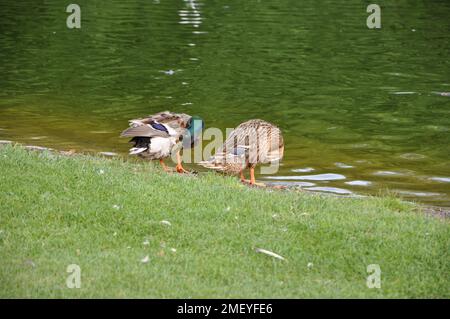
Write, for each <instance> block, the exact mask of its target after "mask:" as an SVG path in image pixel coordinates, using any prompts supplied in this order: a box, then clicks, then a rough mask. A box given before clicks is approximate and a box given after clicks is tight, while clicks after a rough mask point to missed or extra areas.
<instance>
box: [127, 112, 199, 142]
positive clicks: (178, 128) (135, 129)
mask: <svg viewBox="0 0 450 319" xmlns="http://www.w3.org/2000/svg"><path fill="white" fill-rule="evenodd" d="M190 121H191V116H190V115H188V114H184V113H173V112H170V111H164V112H159V113H156V114H153V115H150V116H148V117H146V118H141V119H134V120H130V126H131V127H130V128H129V129H127V130H125V131H123V132H122V135H121V136H145V137H153V136H161V137H168V136H175V135H182V134H184V133H185V131H186V128H187V127H188V126H189V123H190Z"/></svg>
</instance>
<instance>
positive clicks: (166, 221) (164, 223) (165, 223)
mask: <svg viewBox="0 0 450 319" xmlns="http://www.w3.org/2000/svg"><path fill="white" fill-rule="evenodd" d="M161 224H163V225H166V226H172V224H171V223H170V222H169V221H168V220H162V221H161Z"/></svg>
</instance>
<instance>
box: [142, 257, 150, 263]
mask: <svg viewBox="0 0 450 319" xmlns="http://www.w3.org/2000/svg"><path fill="white" fill-rule="evenodd" d="M149 261H150V257H148V256H145V257H144V258H142V259H141V263H143V264H146V263H148V262H149Z"/></svg>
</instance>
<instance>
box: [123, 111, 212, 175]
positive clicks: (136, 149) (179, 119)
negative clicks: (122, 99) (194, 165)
mask: <svg viewBox="0 0 450 319" xmlns="http://www.w3.org/2000/svg"><path fill="white" fill-rule="evenodd" d="M130 126H131V127H130V128H128V129H126V130H125V131H123V132H122V134H121V135H120V136H121V137H132V139H131V140H130V142H133V143H134V146H133V147H132V148H131V149H130V154H131V155H138V156H140V157H142V158H145V159H149V160H156V159H159V162H160V163H161V166H162V167H163V169H164V170H165V171H168V170H169V169H168V167H167V166H166V164H165V163H164V159H165V158H167V157H169V156H170V155H171V153H172V151H173V149H174V147H175V146H177V144H178V142H181V141H182V145H179V146H181V147H179V148H178V150H177V166H176V170H177V172H178V173H187V171H186V170H185V169H184V168H183V166H182V165H181V155H180V151H181V148H189V147H192V146H194V145H195V143H196V142H197V140H198V138H199V136H200V133H201V131H202V129H203V126H204V124H203V121H202V120H201V119H200V118H199V117H197V116H190V115H188V114H184V113H172V112H169V111H165V112H160V113H157V114H155V115H150V116H149V117H146V118H142V119H135V120H130Z"/></svg>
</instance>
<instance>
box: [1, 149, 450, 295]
mask: <svg viewBox="0 0 450 319" xmlns="http://www.w3.org/2000/svg"><path fill="white" fill-rule="evenodd" d="M0 172H1V174H0V210H1V211H0V297H3V298H5V297H6V298H11V297H25V298H29V297H51V298H54V297H64V298H75V297H83V298H85V297H113V298H115V297H144V298H147V297H149V298H151V297H158V298H166V297H172V298H203V297H210V298H219V297H237V298H300V297H306V298H315V297H331V298H335V297H369V298H385V297H388V298H391V297H400V298H403V297H427V298H435V297H438V298H439V297H440V298H448V297H450V291H449V287H450V280H449V269H450V267H449V266H450V259H449V248H450V247H449V241H450V228H449V223H448V220H445V219H439V218H435V217H431V216H428V215H425V214H423V213H421V212H420V211H419V208H418V206H415V205H413V204H410V203H405V202H402V201H401V200H399V199H396V198H393V197H373V198H342V197H340V198H336V197H329V196H324V195H318V194H317V195H311V194H309V193H308V194H306V193H302V192H297V191H279V190H269V189H254V188H248V187H246V186H244V185H241V184H240V183H239V182H238V181H237V179H235V178H231V177H222V176H219V175H216V174H214V173H207V174H202V175H201V176H197V177H195V176H180V175H176V174H166V173H163V172H161V171H160V168H159V167H157V166H154V165H153V164H149V163H133V162H124V161H123V160H121V159H112V160H111V159H104V158H98V157H93V156H81V155H79V156H74V157H63V156H60V155H56V154H52V153H48V152H44V153H38V152H29V151H25V150H24V149H22V148H20V147H17V146H16V147H12V146H5V147H1V148H0ZM115 205H117V206H115ZM162 220H168V221H170V223H171V226H167V225H164V224H161V223H160V222H161V221H162ZM145 240H148V242H149V244H148V245H144V244H143V242H144V241H145ZM256 247H259V248H264V249H268V250H270V251H273V252H275V253H278V254H280V255H282V256H284V257H285V258H286V260H285V261H282V260H278V259H274V258H273V257H270V256H267V255H264V254H258V253H256V252H255V248H256ZM171 248H175V249H176V252H173V251H172V250H171ZM147 255H148V256H149V258H150V261H149V262H148V263H142V262H141V259H142V258H144V257H145V256H147ZM308 263H312V264H313V266H312V267H308ZM69 264H77V265H79V266H80V267H81V285H82V286H81V288H80V289H69V288H67V286H66V278H67V276H68V275H69V274H68V273H67V272H66V268H67V266H68V265H69ZM369 264H379V265H380V267H381V271H382V274H381V285H382V286H381V289H369V288H367V286H366V277H367V276H368V273H367V272H366V267H367V265H369Z"/></svg>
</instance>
